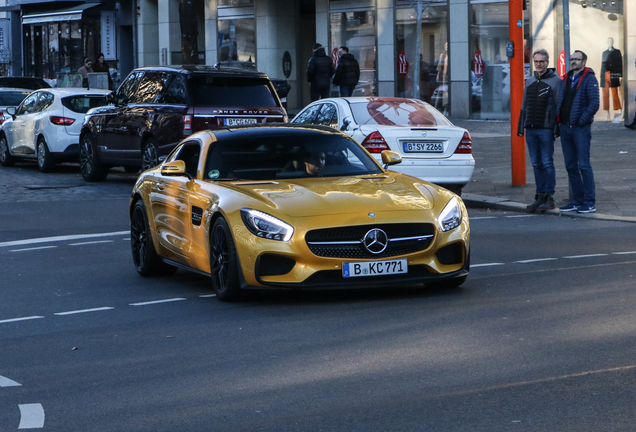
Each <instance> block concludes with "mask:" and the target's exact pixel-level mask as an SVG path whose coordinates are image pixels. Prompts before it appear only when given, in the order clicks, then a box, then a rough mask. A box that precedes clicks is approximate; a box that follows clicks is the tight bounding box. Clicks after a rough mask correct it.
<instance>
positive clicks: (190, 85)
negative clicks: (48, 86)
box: [80, 66, 287, 181]
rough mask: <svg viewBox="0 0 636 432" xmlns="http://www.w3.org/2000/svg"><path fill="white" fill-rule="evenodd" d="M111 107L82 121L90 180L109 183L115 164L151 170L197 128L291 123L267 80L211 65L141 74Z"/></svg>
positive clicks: (133, 76)
mask: <svg viewBox="0 0 636 432" xmlns="http://www.w3.org/2000/svg"><path fill="white" fill-rule="evenodd" d="M111 102H112V104H110V105H108V106H106V107H102V108H99V109H96V110H93V111H91V112H90V113H89V115H88V116H87V117H86V121H85V122H84V127H83V129H82V134H81V146H80V167H81V172H82V176H83V177H84V179H85V180H86V181H103V180H104V179H105V178H106V176H107V175H108V169H109V168H110V167H112V166H124V167H126V169H129V170H134V171H137V170H138V169H139V168H141V169H142V170H147V169H149V168H152V167H154V166H156V165H157V164H158V163H159V158H160V157H162V156H166V155H168V154H169V153H170V152H171V151H172V149H173V148H174V147H175V146H176V145H177V144H178V143H179V141H180V140H181V139H182V138H184V137H187V136H189V135H191V134H192V133H193V132H196V131H199V130H204V129H216V128H219V127H223V126H237V125H254V124H263V123H269V122H286V121H287V113H286V111H285V109H284V108H283V107H282V105H281V102H280V99H279V98H278V96H277V94H276V90H275V89H274V86H273V85H272V83H271V81H270V80H269V78H268V77H267V75H266V74H264V73H260V72H254V71H245V70H233V69H223V68H220V69H219V68H213V67H209V66H181V67H144V68H139V69H135V70H134V71H132V72H131V73H130V75H128V77H127V78H126V79H125V80H124V82H123V83H122V84H121V86H120V87H119V89H118V90H117V92H116V93H115V94H114V95H113V96H112V98H111Z"/></svg>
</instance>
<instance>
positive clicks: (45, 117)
mask: <svg viewBox="0 0 636 432" xmlns="http://www.w3.org/2000/svg"><path fill="white" fill-rule="evenodd" d="M39 93H40V96H39V97H38V102H37V104H36V105H35V112H34V113H33V114H29V116H28V117H27V119H26V120H27V125H26V128H27V131H28V132H29V133H30V134H31V135H30V137H29V142H28V143H25V144H26V146H27V147H28V148H33V150H34V151H35V150H36V149H37V145H38V144H37V140H38V137H39V136H40V134H43V135H44V136H45V139H46V140H47V142H48V143H49V149H50V148H51V141H49V138H50V139H52V137H47V136H46V134H45V130H46V128H47V126H48V125H50V124H51V123H50V120H49V113H48V111H47V109H48V108H49V107H50V106H51V105H53V102H54V101H55V95H53V93H51V92H48V91H40V92H39Z"/></svg>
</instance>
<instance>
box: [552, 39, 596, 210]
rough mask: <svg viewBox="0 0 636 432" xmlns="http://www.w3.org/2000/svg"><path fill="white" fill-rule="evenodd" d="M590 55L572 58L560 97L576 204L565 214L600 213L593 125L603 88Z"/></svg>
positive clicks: (567, 165) (565, 152)
mask: <svg viewBox="0 0 636 432" xmlns="http://www.w3.org/2000/svg"><path fill="white" fill-rule="evenodd" d="M586 63H587V55H585V53H584V52H583V51H579V50H576V51H574V53H572V56H571V57H570V64H571V70H570V72H568V74H567V76H566V78H565V82H564V83H563V88H562V89H561V93H560V94H559V103H558V106H557V113H558V122H559V123H560V133H561V147H562V148H563V158H564V160H565V169H566V170H567V171H568V178H569V181H570V190H571V192H572V202H571V203H569V204H567V205H565V206H563V207H561V208H560V210H561V211H562V212H570V211H577V212H579V213H593V212H595V211H596V190H595V185H594V173H593V172H592V165H591V163H590V145H591V142H592V122H594V114H596V112H597V111H598V108H599V87H598V80H597V79H596V76H595V75H594V71H593V70H592V69H590V68H588V67H585V64H586Z"/></svg>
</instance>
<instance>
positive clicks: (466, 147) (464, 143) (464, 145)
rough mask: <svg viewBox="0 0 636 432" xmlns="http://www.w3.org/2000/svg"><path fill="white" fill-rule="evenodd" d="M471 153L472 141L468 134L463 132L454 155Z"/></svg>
mask: <svg viewBox="0 0 636 432" xmlns="http://www.w3.org/2000/svg"><path fill="white" fill-rule="evenodd" d="M472 152H473V140H472V139H471V138H470V134H469V133H468V132H464V136H463V137H462V140H461V141H460V142H459V145H458V146H457V150H455V154H471V153H472Z"/></svg>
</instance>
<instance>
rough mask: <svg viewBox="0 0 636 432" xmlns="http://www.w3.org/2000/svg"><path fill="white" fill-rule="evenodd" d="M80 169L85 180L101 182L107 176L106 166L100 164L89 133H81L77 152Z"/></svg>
mask: <svg viewBox="0 0 636 432" xmlns="http://www.w3.org/2000/svg"><path fill="white" fill-rule="evenodd" d="M79 163H80V171H81V172H82V177H84V180H86V181H87V182H101V181H104V180H106V176H108V167H106V166H104V165H102V164H101V163H100V161H99V156H97V148H96V147H95V145H94V144H93V138H92V137H91V134H90V133H87V134H85V135H82V137H81V139H80V154H79Z"/></svg>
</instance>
